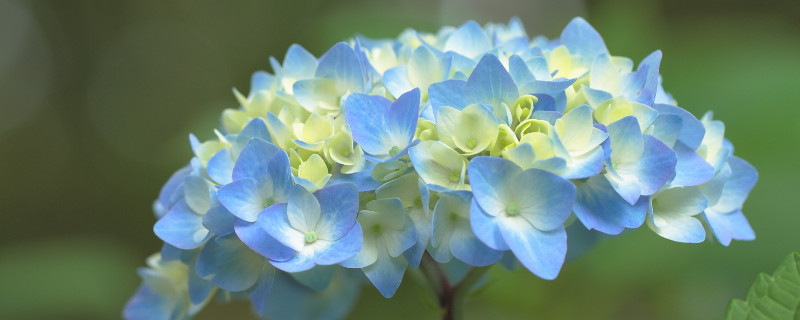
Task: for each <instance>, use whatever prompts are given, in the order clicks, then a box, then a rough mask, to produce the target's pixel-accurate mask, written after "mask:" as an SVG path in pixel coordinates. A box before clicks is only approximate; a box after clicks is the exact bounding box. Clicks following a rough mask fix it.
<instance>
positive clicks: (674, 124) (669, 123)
mask: <svg viewBox="0 0 800 320" xmlns="http://www.w3.org/2000/svg"><path fill="white" fill-rule="evenodd" d="M654 108H655V109H656V110H657V111H658V117H657V118H656V119H655V121H653V124H652V125H651V128H652V130H651V131H652V135H653V136H654V137H656V138H658V139H659V140H661V142H664V144H666V145H667V146H668V147H670V148H672V150H673V151H675V155H676V156H677V158H678V162H677V163H676V165H675V177H673V178H672V180H671V181H670V182H669V184H670V185H672V186H697V185H700V184H703V183H705V182H707V181H709V180H711V178H713V177H714V171H715V170H714V167H712V166H711V164H709V163H708V162H706V161H705V159H703V157H701V156H700V155H699V154H698V153H697V152H696V149H697V148H698V147H699V146H700V144H701V142H702V139H703V136H704V135H705V128H704V126H703V124H702V123H701V122H700V120H697V118H695V117H694V116H693V115H692V114H690V113H689V112H687V111H686V110H683V109H682V108H680V107H677V106H671V105H663V104H662V105H659V104H656V105H654Z"/></svg>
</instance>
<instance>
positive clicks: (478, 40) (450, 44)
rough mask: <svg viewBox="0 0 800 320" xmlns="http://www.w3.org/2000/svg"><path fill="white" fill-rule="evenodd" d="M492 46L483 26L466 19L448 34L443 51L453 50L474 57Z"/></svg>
mask: <svg viewBox="0 0 800 320" xmlns="http://www.w3.org/2000/svg"><path fill="white" fill-rule="evenodd" d="M491 48H492V43H491V42H490V41H489V37H487V36H486V33H484V32H483V28H481V26H480V25H479V24H478V23H477V22H475V21H468V22H467V23H464V24H463V25H461V26H460V27H459V28H458V29H457V30H456V31H455V32H453V33H452V34H450V37H449V38H447V42H445V44H444V51H453V52H457V53H459V54H462V55H465V56H467V57H470V58H474V57H476V56H478V55H480V54H482V53H484V52H486V51H489V50H490V49H491Z"/></svg>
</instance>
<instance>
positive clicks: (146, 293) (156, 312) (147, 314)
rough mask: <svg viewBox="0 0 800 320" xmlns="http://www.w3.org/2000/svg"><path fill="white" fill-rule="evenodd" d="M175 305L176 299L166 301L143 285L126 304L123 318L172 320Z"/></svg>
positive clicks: (132, 319) (128, 319)
mask: <svg viewBox="0 0 800 320" xmlns="http://www.w3.org/2000/svg"><path fill="white" fill-rule="evenodd" d="M175 304H176V302H175V301H174V299H165V298H164V297H162V295H160V294H159V293H158V292H156V291H154V290H153V289H150V288H149V287H147V286H146V285H144V284H142V285H140V286H139V288H138V289H137V290H136V293H134V294H133V297H131V299H130V300H128V303H127V304H125V309H124V310H123V311H122V316H123V318H125V319H126V320H170V319H171V315H172V313H173V309H174V308H175Z"/></svg>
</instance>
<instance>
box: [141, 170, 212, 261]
mask: <svg viewBox="0 0 800 320" xmlns="http://www.w3.org/2000/svg"><path fill="white" fill-rule="evenodd" d="M183 181H184V182H183V186H182V190H183V194H184V199H181V200H179V201H178V202H177V203H176V204H175V205H174V206H172V208H170V210H169V212H168V213H167V214H166V215H165V216H163V217H162V218H161V219H159V220H158V221H157V222H156V224H155V226H153V231H154V232H155V233H156V235H157V236H158V237H159V238H161V240H164V242H167V243H169V244H171V245H173V246H175V247H178V248H181V249H185V250H191V249H196V248H198V247H200V246H201V245H203V243H205V241H206V240H208V238H209V237H210V236H211V233H209V230H208V229H206V227H205V226H203V216H204V215H205V214H206V212H207V211H208V210H209V208H210V207H211V197H212V196H213V193H214V191H213V189H212V188H211V186H212V184H211V183H210V182H209V181H208V180H206V179H204V178H202V177H199V176H195V175H189V176H186V177H185V178H184V179H183Z"/></svg>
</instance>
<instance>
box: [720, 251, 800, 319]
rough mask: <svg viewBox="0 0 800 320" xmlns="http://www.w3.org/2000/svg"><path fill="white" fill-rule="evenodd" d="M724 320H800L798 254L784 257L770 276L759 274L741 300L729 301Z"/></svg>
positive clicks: (799, 263)
mask: <svg viewBox="0 0 800 320" xmlns="http://www.w3.org/2000/svg"><path fill="white" fill-rule="evenodd" d="M725 319H726V320H739V319H742V320H744V319H747V320H751V319H754V320H755V319H794V320H800V253H797V252H794V253H792V254H790V255H789V256H788V257H786V259H785V260H784V261H783V263H782V264H781V265H780V266H779V267H778V269H777V270H775V273H773V274H772V275H771V276H770V275H767V274H764V273H762V274H760V275H759V276H758V278H756V281H755V283H753V286H752V287H750V291H749V292H748V293H747V298H746V300H745V301H742V300H737V299H733V300H732V301H731V303H730V304H729V305H728V310H727V312H726V313H725Z"/></svg>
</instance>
